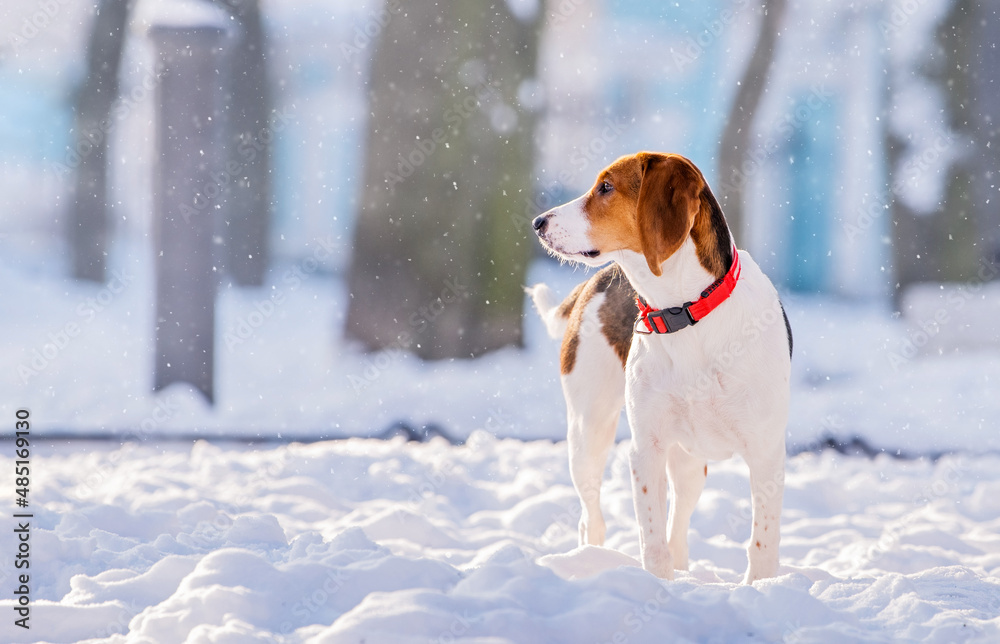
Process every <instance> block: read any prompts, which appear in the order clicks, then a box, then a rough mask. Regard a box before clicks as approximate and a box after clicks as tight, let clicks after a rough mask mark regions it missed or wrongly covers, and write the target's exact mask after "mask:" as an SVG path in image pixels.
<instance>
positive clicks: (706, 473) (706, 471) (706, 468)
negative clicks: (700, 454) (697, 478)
mask: <svg viewBox="0 0 1000 644" xmlns="http://www.w3.org/2000/svg"><path fill="white" fill-rule="evenodd" d="M705 476H708V466H707V465H706V466H705Z"/></svg>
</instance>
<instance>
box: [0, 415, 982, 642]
mask: <svg viewBox="0 0 1000 644" xmlns="http://www.w3.org/2000/svg"><path fill="white" fill-rule="evenodd" d="M35 449H36V456H35V458H34V461H33V463H34V471H35V482H34V484H33V490H32V495H33V496H32V500H33V503H34V505H33V509H34V513H35V518H34V532H33V533H32V541H31V544H32V572H33V584H34V597H33V601H34V609H33V613H32V617H31V626H32V629H31V631H30V634H29V633H28V632H24V631H22V630H21V629H18V628H15V627H13V626H12V619H11V613H12V610H11V606H12V601H11V600H10V599H5V600H3V601H0V612H2V613H3V614H4V615H6V617H5V618H4V619H3V620H2V622H0V633H2V634H0V640H2V641H4V642H29V641H32V642H33V641H46V642H81V641H85V642H125V641H128V642H234V643H235V642H239V643H243V642H261V643H263V642H366V643H367V644H379V643H383V642H384V643H391V644H399V643H407V642H421V643H424V642H477V643H485V642H490V643H499V642H516V643H518V644H523V643H528V642H567V643H573V644H579V643H588V644H589V643H595V644H603V643H605V642H636V643H638V642H663V641H714V642H734V641H751V642H763V641H784V642H849V641H870V642H909V641H929V642H954V641H980V642H995V641H997V640H998V639H1000V518H998V516H1000V457H997V456H948V457H944V458H941V459H939V460H938V461H937V462H936V463H932V462H930V461H927V460H918V461H903V460H895V459H892V458H890V457H888V456H880V457H878V458H876V459H875V460H868V459H864V458H858V457H848V456H842V455H839V454H836V453H834V452H826V453H822V454H813V453H807V454H800V455H798V456H794V457H791V458H790V459H789V462H788V484H787V493H786V497H785V510H784V521H783V540H782V544H781V555H782V559H781V563H782V565H781V569H780V574H779V576H778V577H777V578H775V579H773V580H765V581H762V582H758V583H757V584H756V585H755V586H753V587H747V586H741V585H738V582H739V580H740V578H741V577H742V575H743V572H744V570H745V566H746V555H745V550H744V548H745V544H744V541H745V540H746V539H747V537H748V535H749V525H748V523H747V516H748V511H749V507H748V484H747V478H746V474H745V469H744V467H743V465H742V464H741V463H737V462H729V463H720V464H713V465H712V466H711V467H710V471H709V478H708V487H707V488H706V491H705V494H704V496H703V497H702V499H701V502H700V504H699V505H698V509H697V510H696V512H695V514H694V518H693V521H692V528H691V533H690V544H691V557H692V565H691V571H690V572H686V573H679V574H678V576H677V579H676V580H675V581H673V582H664V581H661V580H658V579H656V578H654V577H653V576H651V575H649V574H647V573H645V572H644V571H642V570H641V568H638V567H636V566H637V561H636V560H635V557H636V556H637V549H638V543H637V537H636V534H635V527H634V520H633V517H632V502H631V494H630V490H629V487H628V485H629V481H628V474H627V471H628V470H627V455H626V450H627V445H626V444H625V443H621V444H619V445H618V447H617V448H616V450H615V451H614V452H613V454H612V458H611V459H610V461H609V465H608V476H607V480H606V483H605V487H604V501H603V507H604V511H605V515H606V517H607V518H608V540H607V547H606V548H596V547H590V548H587V549H584V550H578V549H575V546H576V520H577V516H578V514H577V513H578V510H577V507H578V506H577V502H576V496H575V494H574V492H573V490H572V487H571V484H570V479H569V473H568V466H567V458H566V448H565V443H558V444H553V443H551V442H549V441H536V442H522V441H518V440H514V439H505V440H498V439H496V438H494V437H493V436H492V435H490V434H488V433H486V432H483V431H477V432H474V433H473V434H472V435H471V436H470V438H469V441H468V442H467V443H466V444H465V445H464V446H459V447H455V446H452V445H450V444H448V443H447V442H445V441H444V440H443V439H435V440H434V441H432V442H430V443H426V444H414V443H404V442H403V441H402V439H396V440H393V441H378V440H368V439H350V440H344V441H328V442H322V443H314V444H309V445H305V444H292V445H286V446H280V447H273V448H270V449H253V448H248V447H238V446H237V447H233V446H231V445H218V444H211V443H208V442H204V441H199V442H197V443H195V444H194V445H193V446H190V447H188V446H181V447H178V446H167V447H163V446H153V445H129V446H126V447H109V446H108V445H107V443H79V442H76V443H72V444H45V445H39V446H37V447H36V448H35ZM11 460H12V459H11V458H10V456H8V455H6V454H4V455H3V457H2V458H0V471H5V472H6V471H10V470H11V469H12V462H11ZM7 521H8V523H9V521H10V520H9V519H8V520H7ZM3 534H4V537H3V544H4V545H3V551H4V552H5V553H7V552H11V549H12V548H11V546H12V543H11V531H10V530H8V529H4V530H3ZM5 570H10V568H9V567H5ZM3 587H5V588H10V587H11V580H10V579H9V578H8V579H5V580H4V581H3Z"/></svg>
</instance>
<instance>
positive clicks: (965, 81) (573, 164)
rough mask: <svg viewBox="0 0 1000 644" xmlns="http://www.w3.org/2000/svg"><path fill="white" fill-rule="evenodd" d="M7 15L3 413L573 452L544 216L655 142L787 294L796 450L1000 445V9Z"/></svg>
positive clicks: (545, 7) (925, 5) (459, 4)
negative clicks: (831, 442) (537, 225)
mask: <svg viewBox="0 0 1000 644" xmlns="http://www.w3.org/2000/svg"><path fill="white" fill-rule="evenodd" d="M0 25H2V32H3V33H2V34H0V36H2V38H0V293H2V294H3V298H2V302H3V303H2V305H0V306H2V308H0V311H2V315H0V325H2V327H0V328H2V329H3V331H4V332H3V333H2V334H0V337H2V340H0V342H2V344H3V350H2V357H0V390H2V391H3V395H2V400H0V403H2V409H3V413H5V414H7V413H9V414H12V413H13V410H14V409H17V408H19V407H25V406H27V407H30V408H31V409H32V415H33V417H34V418H35V419H36V422H37V423H38V426H40V427H44V428H45V430H46V431H49V432H51V433H53V434H56V433H60V434H74V435H88V436H111V437H114V438H115V439H116V440H126V439H128V440H135V439H138V440H146V439H148V438H150V437H157V438H160V437H165V436H192V435H211V436H238V437H242V438H246V439H251V440H267V439H289V438H295V439H314V438H325V437H338V436H348V435H362V436H377V435H383V434H384V433H386V432H388V433H390V434H391V433H393V432H397V433H398V432H402V433H408V434H413V435H418V436H423V435H427V434H433V433H444V434H445V435H447V436H448V437H449V438H451V439H453V440H461V439H463V438H464V437H465V436H467V435H468V434H469V433H470V432H472V431H474V430H476V429H485V430H487V431H490V432H493V433H495V434H497V435H501V436H512V437H518V438H557V439H558V438H560V437H562V436H563V435H564V423H563V420H562V418H563V409H564V408H563V402H562V397H561V392H560V390H559V384H558V369H557V366H556V363H557V351H558V349H557V346H556V343H555V342H553V341H551V340H549V339H547V338H546V337H545V336H544V332H543V330H542V327H541V325H540V324H539V322H538V320H537V319H536V316H535V315H534V313H533V312H532V311H530V308H529V307H528V306H527V305H526V303H525V299H524V296H523V292H522V287H523V286H524V285H525V284H531V283H534V282H537V281H546V282H549V283H550V284H552V285H553V286H554V287H555V288H556V289H557V291H559V292H560V294H565V293H568V291H569V290H570V289H571V288H572V286H573V285H574V284H575V283H577V282H579V281H581V280H583V279H584V278H585V277H586V275H587V273H586V271H584V270H583V269H579V268H577V269H574V268H571V267H568V266H561V267H560V266H559V265H558V264H557V263H555V262H554V261H553V260H551V259H549V258H547V257H545V256H544V255H543V254H542V253H541V251H540V249H539V247H538V244H537V242H536V241H535V240H534V238H533V235H531V234H530V228H529V226H528V224H529V222H530V220H531V219H532V218H533V217H534V216H535V215H537V214H539V213H541V212H543V211H545V210H546V209H548V208H549V207H551V206H553V205H556V204H558V203H561V202H563V201H565V200H567V199H569V198H572V197H575V196H576V195H577V194H579V193H580V192H582V191H584V190H586V189H588V188H589V187H590V185H591V183H592V181H593V179H594V176H595V175H596V173H597V172H598V171H599V170H600V169H601V168H603V167H604V166H605V165H607V164H608V163H609V162H610V161H612V160H614V159H615V158H617V157H618V156H620V155H623V154H630V153H633V152H635V151H638V150H660V151H672V152H678V153H681V154H684V155H685V156H688V157H689V158H691V159H692V160H693V161H694V162H695V163H696V164H697V165H698V166H699V167H700V168H701V169H702V170H703V171H704V173H705V174H706V177H707V178H708V180H709V182H710V184H711V185H712V187H713V189H714V191H715V193H716V195H717V196H719V198H720V201H721V202H722V205H723V208H724V210H725V212H726V216H727V218H728V219H729V222H730V226H731V227H732V229H733V231H734V234H735V235H736V239H737V243H738V244H739V246H740V247H742V248H746V249H748V250H749V251H750V252H751V254H752V255H753V256H754V258H755V259H756V260H757V262H758V263H760V265H761V266H762V267H763V268H764V270H765V271H766V272H767V273H768V275H769V276H770V277H771V279H772V280H773V281H774V283H775V284H776V286H778V288H779V290H780V291H781V292H782V293H783V298H784V299H785V301H786V308H787V309H788V310H789V315H790V317H791V318H792V322H793V327H794V330H795V333H796V356H795V359H794V361H793V367H794V369H795V383H794V385H793V386H794V387H795V394H794V398H795V400H794V402H793V415H792V416H793V417H792V421H791V423H790V427H789V432H790V438H791V442H790V445H791V446H792V447H793V448H795V446H799V447H802V448H804V447H806V446H809V445H811V444H814V443H815V442H816V441H823V440H826V439H827V438H830V437H836V438H837V440H840V441H846V440H849V439H851V438H852V437H858V436H860V437H864V438H865V440H866V441H867V442H868V443H870V444H874V445H877V446H881V447H882V448H889V449H895V450H904V451H905V450H914V451H918V452H937V451H941V450H946V449H950V448H953V447H955V446H956V445H959V444H965V443H968V442H970V441H980V440H985V441H986V442H987V443H988V444H989V445H991V446H992V447H993V448H994V449H995V448H1000V445H995V444H993V441H996V440H997V439H995V438H993V435H995V434H996V432H993V431H989V429H990V428H991V427H992V426H993V423H995V421H996V420H997V419H1000V407H998V405H1000V403H997V402H995V400H994V399H995V398H997V396H995V383H996V382H997V381H998V379H1000V366H998V364H1000V361H998V360H997V358H998V357H1000V350H998V343H1000V339H998V333H997V331H996V324H995V320H996V319H997V317H996V316H997V315H998V314H1000V304H998V303H1000V298H998V297H997V289H996V288H995V286H994V284H993V283H994V282H995V278H996V276H997V274H998V272H1000V268H998V263H1000V210H998V207H997V204H998V202H997V195H996V191H997V177H996V169H997V167H998V163H997V161H998V158H997V157H998V154H1000V150H998V146H997V141H995V140H994V139H996V131H997V124H996V121H995V119H994V118H993V113H994V110H995V108H996V106H997V105H1000V85H998V81H997V73H996V70H997V69H998V68H1000V52H998V50H997V46H996V43H997V41H998V39H1000V22H998V21H997V15H996V10H995V8H994V5H993V4H991V3H977V2H970V1H967V0H895V1H880V0H860V1H856V2H852V3H842V2H834V1H830V2H805V1H794V0H765V1H763V2H761V1H760V0H757V1H748V0H710V1H706V2H697V3H694V2H691V3H660V2H628V1H625V0H547V1H545V0H506V1H501V2H478V1H477V2H468V1H465V2H463V1H460V0H438V1H437V2H433V3H432V2H429V1H425V0H386V1H385V2H380V1H377V0H369V1H366V2H355V1H351V2H347V1H343V0H283V1H281V2H278V1H277V0H214V1H211V0H198V1H195V0H105V1H103V2H96V3H84V2H69V1H68V0H37V1H35V0H33V1H27V2H22V1H17V2H15V1H13V0H2V1H0ZM39 431H41V430H39ZM620 435H621V436H626V435H627V428H626V427H625V425H624V423H623V425H622V427H621V428H620ZM983 437H986V438H983ZM949 441H952V442H949ZM963 441H965V443H963Z"/></svg>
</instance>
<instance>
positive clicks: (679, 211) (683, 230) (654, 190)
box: [635, 154, 704, 276]
mask: <svg viewBox="0 0 1000 644" xmlns="http://www.w3.org/2000/svg"><path fill="white" fill-rule="evenodd" d="M638 156H639V158H640V159H641V162H642V186H641V187H640V188H639V200H638V202H636V207H635V219H636V224H637V225H638V227H639V245H640V247H641V248H642V254H643V255H645V256H646V263H647V264H648V265H649V270H650V271H651V272H652V273H653V275H656V276H660V275H661V274H662V269H661V268H660V265H661V264H663V262H665V261H666V260H667V259H669V258H670V256H671V255H673V254H674V253H675V252H677V249H678V248H680V247H681V244H683V243H684V240H685V239H686V238H687V236H688V234H689V233H690V232H691V229H692V227H693V226H694V223H695V219H696V215H697V214H698V213H699V211H700V205H701V199H700V195H701V188H702V184H703V183H704V182H703V180H702V178H701V176H700V175H701V173H700V172H698V169H697V168H695V167H694V165H693V164H692V163H691V162H690V161H688V160H687V159H684V158H683V157H678V156H676V155H662V154H645V155H644V154H640V155H638Z"/></svg>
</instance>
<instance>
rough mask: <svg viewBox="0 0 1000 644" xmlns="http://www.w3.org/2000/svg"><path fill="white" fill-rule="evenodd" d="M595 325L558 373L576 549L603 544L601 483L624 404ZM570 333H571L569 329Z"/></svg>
mask: <svg viewBox="0 0 1000 644" xmlns="http://www.w3.org/2000/svg"><path fill="white" fill-rule="evenodd" d="M596 329H597V327H596V326H594V325H591V326H587V325H581V326H580V328H579V331H578V336H577V341H576V347H575V356H574V361H573V366H572V369H570V370H569V371H568V372H566V373H563V376H562V386H563V394H564V395H565V397H566V417H567V424H568V433H567V443H568V447H569V468H570V476H571V477H572V479H573V487H575V488H576V493H577V495H579V497H580V505H581V514H580V541H579V544H580V545H588V544H589V545H597V546H599V545H603V544H604V531H605V524H604V516H603V515H602V514H601V481H602V479H603V478H604V468H605V465H606V464H607V460H608V451H609V450H610V449H611V446H612V445H613V444H614V441H615V430H616V429H617V427H618V420H619V418H620V416H621V410H622V406H623V405H624V404H625V372H624V369H623V367H622V363H621V360H620V359H619V358H618V357H617V355H616V354H615V352H614V350H612V348H611V346H610V345H608V343H607V341H606V340H605V339H604V337H603V336H602V335H601V334H600V333H599V332H598V331H597V330H596ZM571 330H572V329H571Z"/></svg>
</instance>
